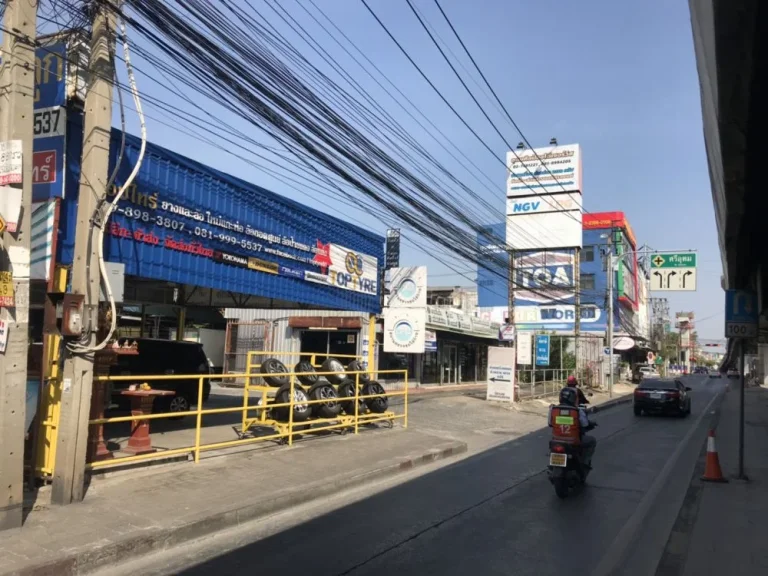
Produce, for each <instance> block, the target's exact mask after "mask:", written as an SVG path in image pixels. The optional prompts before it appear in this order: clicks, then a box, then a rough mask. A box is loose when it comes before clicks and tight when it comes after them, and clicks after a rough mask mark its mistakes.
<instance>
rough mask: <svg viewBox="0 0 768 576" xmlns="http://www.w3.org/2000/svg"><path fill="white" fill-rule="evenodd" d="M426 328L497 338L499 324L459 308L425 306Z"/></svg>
mask: <svg viewBox="0 0 768 576" xmlns="http://www.w3.org/2000/svg"><path fill="white" fill-rule="evenodd" d="M427 329H428V330H445V331H448V332H455V333H457V334H466V335H468V336H476V337H478V338H488V339H491V340H498V339H499V330H500V329H501V326H500V325H499V324H496V323H494V322H488V321H487V320H482V319H480V318H476V317H474V316H470V315H469V314H464V312H462V311H461V310H456V309H455V308H447V307H442V306H427Z"/></svg>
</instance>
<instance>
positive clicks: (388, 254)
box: [384, 228, 400, 270]
mask: <svg viewBox="0 0 768 576" xmlns="http://www.w3.org/2000/svg"><path fill="white" fill-rule="evenodd" d="M398 266H400V229H399V228H390V229H389V230H387V243H386V248H385V250H384V268H385V269H386V270H389V269H390V268H397V267H398Z"/></svg>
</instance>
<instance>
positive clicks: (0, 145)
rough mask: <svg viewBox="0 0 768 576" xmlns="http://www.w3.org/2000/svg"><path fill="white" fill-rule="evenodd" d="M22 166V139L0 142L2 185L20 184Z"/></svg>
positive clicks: (0, 177)
mask: <svg viewBox="0 0 768 576" xmlns="http://www.w3.org/2000/svg"><path fill="white" fill-rule="evenodd" d="M21 168H22V166H21V140H9V141H7V142H0V186H5V185H6V184H20V183H21V180H22V174H21Z"/></svg>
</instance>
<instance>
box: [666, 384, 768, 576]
mask: <svg viewBox="0 0 768 576" xmlns="http://www.w3.org/2000/svg"><path fill="white" fill-rule="evenodd" d="M744 421H745V427H744V446H745V457H744V468H745V471H746V475H747V476H748V477H749V482H742V481H739V480H736V479H735V476H736V474H737V473H738V446H739V426H738V424H739V386H738V384H734V383H732V384H731V390H730V392H728V393H727V394H726V396H725V399H724V401H723V404H722V406H721V411H720V418H719V423H718V425H717V439H716V445H717V450H718V455H719V458H720V465H721V467H722V469H723V474H724V475H725V476H726V478H728V479H729V483H728V484H711V483H704V482H701V481H700V480H699V479H698V477H694V479H693V482H692V484H691V489H690V490H689V493H693V494H695V493H696V492H697V491H699V497H700V499H699V500H698V514H697V515H695V516H694V518H695V520H694V522H693V526H692V530H691V531H690V534H687V535H685V534H682V535H681V536H682V539H683V541H684V540H685V539H686V538H687V539H689V540H688V543H689V547H688V552H687V559H686V560H685V570H684V572H683V574H684V576H708V575H712V576H722V575H723V574H728V575H729V576H741V575H753V574H768V546H767V545H766V542H768V523H766V519H765V510H766V509H768V388H762V387H754V388H747V389H746V390H745V402H744ZM686 500H688V498H686ZM693 512H694V514H695V509H694V510H693Z"/></svg>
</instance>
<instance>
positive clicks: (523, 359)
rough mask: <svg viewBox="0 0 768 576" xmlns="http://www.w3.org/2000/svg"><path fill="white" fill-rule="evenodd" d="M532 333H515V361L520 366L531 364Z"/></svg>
mask: <svg viewBox="0 0 768 576" xmlns="http://www.w3.org/2000/svg"><path fill="white" fill-rule="evenodd" d="M532 339H533V338H532V335H531V333H530V332H518V333H517V342H516V346H517V363H518V364H520V365H521V366H530V365H531V348H532V347H533V343H532Z"/></svg>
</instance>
